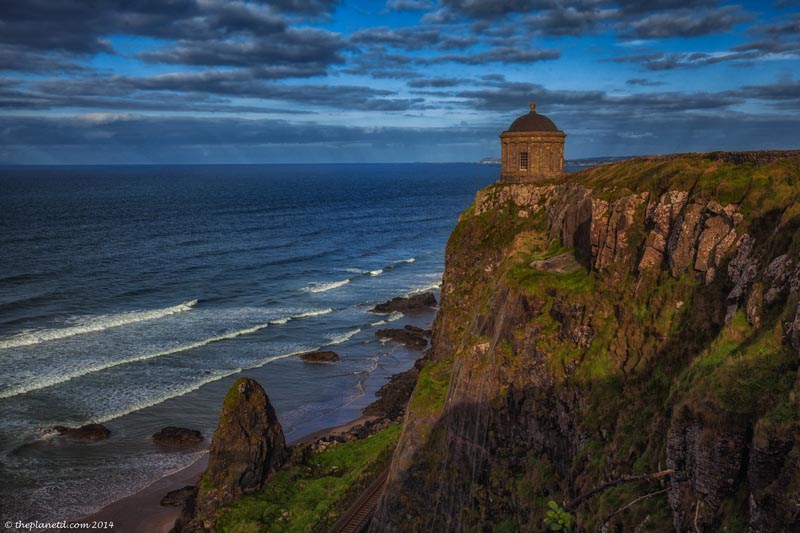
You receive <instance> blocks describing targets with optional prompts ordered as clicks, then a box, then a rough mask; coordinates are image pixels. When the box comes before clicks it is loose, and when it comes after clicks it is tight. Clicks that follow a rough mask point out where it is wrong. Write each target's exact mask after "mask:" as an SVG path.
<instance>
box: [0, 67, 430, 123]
mask: <svg viewBox="0 0 800 533" xmlns="http://www.w3.org/2000/svg"><path fill="white" fill-rule="evenodd" d="M267 68H268V67H267ZM262 76H263V73H261V72H260V69H252V70H250V69H248V70H244V69H237V70H206V71H202V72H181V73H171V74H162V75H157V76H149V77H129V76H113V77H95V78H90V79H75V80H40V81H36V82H31V83H30V84H29V85H30V87H29V88H27V89H25V88H23V87H21V86H19V85H16V86H13V87H12V88H3V87H2V86H0V88H2V89H4V90H0V107H5V108H7V109H54V108H58V107H60V106H63V107H73V108H75V107H78V108H98V109H125V108H126V107H127V108H129V109H136V110H144V109H153V110H176V111H186V110H202V109H205V110H212V109H213V110H215V111H226V110H229V111H231V112H235V111H236V110H237V108H241V106H240V105H239V104H236V103H235V102H234V103H233V104H231V105H230V107H229V108H227V109H226V107H225V104H226V102H228V100H219V99H215V98H214V97H215V96H216V97H224V98H257V99H261V100H269V101H272V102H281V103H289V104H294V105H299V104H302V105H307V106H321V107H330V108H337V109H339V110H342V111H345V110H361V111H407V110H409V109H420V108H423V107H424V104H425V102H424V100H423V99H422V98H416V97H415V98H403V97H397V96H396V93H395V91H391V90H387V89H375V88H371V87H365V86H359V85H328V84H303V85H285V84H277V83H273V82H269V81H265V80H263V79H262ZM187 95H191V98H189V97H187ZM182 102H183V103H184V104H185V105H182ZM245 109H249V110H251V111H254V112H259V111H258V110H259V109H260V108H259V106H253V105H252V104H249V105H247V106H245ZM274 109H275V108H274V107H265V109H264V111H261V112H272V110H274Z"/></svg>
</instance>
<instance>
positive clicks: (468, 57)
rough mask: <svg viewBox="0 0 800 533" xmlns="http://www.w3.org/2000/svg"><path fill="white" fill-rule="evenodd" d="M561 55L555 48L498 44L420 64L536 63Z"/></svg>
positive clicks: (446, 55)
mask: <svg viewBox="0 0 800 533" xmlns="http://www.w3.org/2000/svg"><path fill="white" fill-rule="evenodd" d="M560 57H561V52H560V51H558V50H554V49H544V50H542V49H537V48H528V49H526V48H520V47H517V46H498V47H496V48H490V49H489V50H481V51H478V52H471V53H469V54H443V55H440V56H435V57H433V58H430V59H420V60H418V63H420V64H428V65H431V64H436V63H462V64H465V65H484V64H486V63H504V64H511V63H535V62H537V61H550V60H553V59H558V58H560Z"/></svg>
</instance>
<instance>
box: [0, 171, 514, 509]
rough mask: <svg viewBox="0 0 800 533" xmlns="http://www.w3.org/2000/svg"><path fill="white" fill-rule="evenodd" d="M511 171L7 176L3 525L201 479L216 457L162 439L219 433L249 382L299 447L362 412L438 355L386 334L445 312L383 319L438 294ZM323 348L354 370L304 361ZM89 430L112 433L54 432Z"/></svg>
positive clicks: (2, 297)
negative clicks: (158, 438)
mask: <svg viewBox="0 0 800 533" xmlns="http://www.w3.org/2000/svg"><path fill="white" fill-rule="evenodd" d="M498 174H499V167H497V166H493V165H473V164H397V165H392V164H385V165H305V164H302V165H254V166H246V165H236V166H233V165H232V166H108V167H0V479H2V480H3V483H2V484H0V501H2V509H3V510H2V514H3V518H4V519H9V520H39V521H49V520H66V519H76V518H79V517H81V516H85V515H86V514H88V513H91V512H93V511H95V510H97V509H99V508H100V507H102V506H103V505H105V504H107V503H109V502H111V501H113V500H116V499H119V498H121V497H123V496H126V495H128V494H131V493H133V492H136V491H137V490H139V489H141V488H143V487H145V486H146V485H148V484H149V483H151V482H153V481H154V480H156V479H158V478H160V477H162V476H164V475H166V474H169V473H170V472H174V471H176V470H178V469H180V468H182V467H185V466H187V465H188V464H190V463H191V462H193V461H194V460H196V459H197V458H198V457H199V456H200V455H201V454H202V453H203V452H202V451H197V450H195V451H185V452H165V451H163V450H161V449H158V448H157V447H156V446H154V445H153V443H152V441H151V435H152V434H153V433H155V432H156V431H157V430H159V429H160V428H162V427H164V426H169V425H175V426H181V427H188V428H192V429H199V430H201V431H202V432H203V434H204V435H205V436H206V437H207V439H209V440H210V436H211V434H212V432H213V430H214V428H215V426H216V423H217V417H218V415H219V410H220V407H221V404H222V398H223V397H224V394H225V392H226V391H227V389H228V388H229V387H230V385H231V384H232V383H233V381H234V380H235V379H236V378H237V377H239V376H242V375H247V376H250V377H253V378H255V379H256V380H257V381H258V382H259V383H261V384H262V385H263V386H264V388H265V389H266V391H267V393H268V394H269V396H270V398H271V400H272V403H273V405H274V406H275V409H276V411H277V413H278V416H279V419H280V421H281V423H282V425H283V428H284V431H285V433H286V435H287V440H292V439H295V438H298V437H300V436H302V435H304V434H307V433H309V432H311V431H316V430H318V429H322V428H324V427H329V426H331V425H335V424H338V423H342V422H345V421H347V420H349V419H352V418H355V417H357V416H358V415H359V414H360V410H361V408H363V407H364V406H365V405H367V404H368V403H370V402H371V401H372V400H373V399H374V397H373V393H374V391H375V390H376V389H377V388H379V387H380V386H381V385H382V384H383V383H385V381H386V378H387V376H389V375H391V374H393V373H395V372H398V371H402V370H405V369H407V368H409V367H410V366H411V365H412V364H413V361H414V359H415V358H416V357H418V356H419V354H418V353H412V352H408V351H406V350H405V349H404V348H402V347H399V346H397V345H395V344H394V343H381V342H380V341H379V340H377V339H376V338H375V332H376V331H377V330H378V329H379V328H381V327H392V325H391V324H394V327H400V326H402V325H404V324H408V323H411V324H417V325H427V324H429V323H430V321H431V320H432V318H433V311H431V312H429V313H422V314H420V315H415V316H402V315H401V314H399V313H394V314H392V315H376V314H373V313H370V312H368V311H369V309H370V308H371V307H372V306H373V305H375V304H376V303H379V302H383V301H385V300H388V299H390V298H392V297H395V296H401V295H408V294H413V293H418V292H422V291H427V290H434V291H436V290H437V289H438V287H439V283H440V282H441V276H442V272H443V270H444V248H445V243H446V241H447V238H448V236H449V234H450V232H451V231H452V229H453V227H454V226H455V224H456V222H457V219H458V215H459V213H460V212H461V211H462V210H464V209H465V208H466V207H467V206H468V205H469V204H470V203H471V202H472V200H473V198H474V195H475V192H476V191H477V190H478V189H480V188H481V187H484V186H486V185H488V184H489V183H491V182H492V181H494V180H495V179H496V178H497V177H498ZM437 294H438V293H437ZM387 325H388V326H387ZM320 347H326V348H328V349H333V350H335V351H336V352H337V353H339V354H340V355H341V358H342V359H341V361H339V362H338V363H335V364H321V365H312V364H305V363H303V362H301V361H300V360H299V359H298V358H297V357H296V354H298V353H300V352H304V351H308V350H313V349H316V348H320ZM89 422H101V423H103V424H105V425H106V426H107V427H108V428H109V429H110V430H111V431H112V435H111V438H110V439H108V440H106V441H101V442H95V443H85V442H72V441H69V440H67V439H65V438H62V437H57V436H55V433H54V431H53V430H52V427H53V426H54V425H67V426H80V425H82V424H86V423H89ZM206 443H208V440H207V441H206Z"/></svg>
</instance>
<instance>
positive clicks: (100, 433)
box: [53, 424, 111, 441]
mask: <svg viewBox="0 0 800 533" xmlns="http://www.w3.org/2000/svg"><path fill="white" fill-rule="evenodd" d="M53 429H54V430H56V431H58V434H59V435H62V436H64V437H68V438H70V439H75V440H90V441H98V440H105V439H107V438H108V437H110V436H111V430H110V429H108V428H107V427H105V426H104V425H103V424H86V425H84V426H81V427H78V428H71V427H67V426H53Z"/></svg>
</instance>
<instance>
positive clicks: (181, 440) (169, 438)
mask: <svg viewBox="0 0 800 533" xmlns="http://www.w3.org/2000/svg"><path fill="white" fill-rule="evenodd" d="M153 442H155V443H156V444H158V445H159V446H170V447H181V448H182V447H186V446H197V445H198V444H200V443H201V442H203V434H202V433H200V432H199V431H197V430H196V429H186V428H179V427H175V426H167V427H165V428H163V429H161V430H160V431H159V432H158V433H154V434H153Z"/></svg>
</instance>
